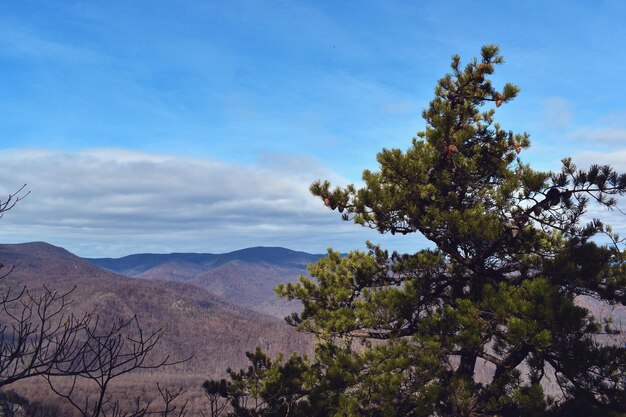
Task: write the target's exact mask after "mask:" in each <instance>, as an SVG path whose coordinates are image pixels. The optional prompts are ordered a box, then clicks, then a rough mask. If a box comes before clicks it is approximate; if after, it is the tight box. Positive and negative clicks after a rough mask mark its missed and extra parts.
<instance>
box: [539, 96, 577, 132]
mask: <svg viewBox="0 0 626 417" xmlns="http://www.w3.org/2000/svg"><path fill="white" fill-rule="evenodd" d="M542 116H543V122H544V124H545V125H546V126H548V127H552V128H554V127H564V126H567V125H569V123H570V121H571V119H572V114H571V110H570V106H569V103H568V102H567V101H566V100H565V99H563V98H561V97H550V98H548V99H546V100H545V101H544V102H543V109H542Z"/></svg>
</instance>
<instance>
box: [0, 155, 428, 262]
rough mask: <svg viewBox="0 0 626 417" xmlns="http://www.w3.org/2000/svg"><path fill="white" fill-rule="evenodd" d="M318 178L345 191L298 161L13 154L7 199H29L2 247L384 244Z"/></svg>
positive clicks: (11, 220) (308, 162)
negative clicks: (312, 189)
mask: <svg viewBox="0 0 626 417" xmlns="http://www.w3.org/2000/svg"><path fill="white" fill-rule="evenodd" d="M318 178H323V179H330V180H331V181H333V182H334V183H339V184H341V183H345V181H344V180H342V179H341V178H339V177H337V176H335V175H333V174H332V173H331V172H328V171H327V170H325V169H324V168H323V167H321V166H320V165H319V164H317V163H316V162H315V161H314V160H312V159H309V158H306V157H302V156H295V155H276V154H267V155H265V156H264V157H263V158H261V160H260V161H259V164H257V165H256V166H253V167H247V166H239V165H233V164H227V163H223V162H219V161H212V160H205V159H192V158H180V157H173V156H168V155H154V154H145V153H138V152H130V151H125V150H120V149H93V150H87V151H81V152H74V153H69V152H57V151H47V150H20V149H14V150H8V151H4V152H3V153H2V154H1V155H0V187H1V188H0V193H1V194H0V195H1V196H3V198H2V199H4V198H6V197H5V196H6V195H8V194H9V193H11V192H14V191H15V189H17V188H19V186H20V185H21V184H23V183H27V184H28V186H27V189H28V190H30V192H31V194H30V195H29V196H28V197H27V198H26V199H24V200H23V201H22V202H20V203H19V205H18V206H17V207H15V208H14V209H13V210H12V211H11V212H9V213H6V216H5V217H4V218H3V219H2V223H0V227H2V229H1V230H2V233H3V234H2V236H3V237H2V241H4V242H7V241H11V242H24V241H31V240H43V241H48V242H50V243H53V244H57V245H60V246H64V247H66V248H68V249H70V250H71V251H74V252H76V253H78V254H80V255H83V256H121V255H125V254H129V253H135V252H148V251H152V252H170V251H181V252H182V251H201V252H226V251H229V250H235V249H240V248H243V247H249V246H256V245H265V246H270V245H278V246H286V247H290V248H293V249H300V250H307V251H313V252H320V251H323V250H325V248H326V247H329V246H336V245H339V247H338V249H340V250H348V249H350V248H353V247H362V246H363V242H364V241H365V240H366V239H373V240H375V241H376V240H380V235H377V234H375V233H374V232H367V231H364V230H363V229H362V228H360V227H358V226H355V225H352V224H349V223H344V222H341V220H340V219H339V218H338V216H337V214H336V213H331V212H329V211H328V210H327V209H326V208H325V207H323V205H322V204H321V202H320V201H318V200H317V199H316V198H314V197H313V196H311V195H310V194H309V192H308V186H309V184H310V183H311V182H312V181H314V180H315V179H318ZM411 246H412V247H413V248H415V245H414V244H413V245H411ZM422 246H423V245H422Z"/></svg>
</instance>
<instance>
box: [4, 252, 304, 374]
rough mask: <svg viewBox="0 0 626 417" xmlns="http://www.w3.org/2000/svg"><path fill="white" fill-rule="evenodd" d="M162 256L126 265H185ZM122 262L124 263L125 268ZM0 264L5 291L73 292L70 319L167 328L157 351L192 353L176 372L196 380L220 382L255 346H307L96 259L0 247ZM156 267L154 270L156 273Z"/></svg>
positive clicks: (175, 284)
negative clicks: (91, 316)
mask: <svg viewBox="0 0 626 417" xmlns="http://www.w3.org/2000/svg"><path fill="white" fill-rule="evenodd" d="M242 252H243V253H244V254H245V253H246V252H245V251H242ZM252 252H253V253H252V254H250V253H249V255H250V256H252V257H253V256H256V255H254V252H256V251H255V250H252ZM285 253H287V252H285ZM294 253H295V254H297V253H296V252H294ZM257 255H258V253H257ZM161 256H162V258H159V255H148V256H147V257H146V256H144V255H137V256H133V257H127V258H130V259H131V260H133V259H134V260H140V259H151V258H152V259H169V260H173V259H185V255H182V257H179V255H161ZM297 256H300V257H302V256H303V255H297ZM297 256H294V259H295V258H296V257H297ZM127 258H122V259H124V260H125V261H126V262H128V259H127ZM191 258H193V256H191ZM217 258H219V256H217ZM224 259H227V258H224ZM248 259H252V258H248ZM303 259H304V258H303ZM0 262H2V263H3V264H4V265H6V266H5V268H3V270H2V271H5V269H6V268H7V266H10V265H15V266H16V267H15V269H14V270H13V272H11V274H9V276H8V277H6V278H4V279H3V280H2V285H3V286H5V287H6V286H10V287H13V288H21V287H24V286H26V287H29V288H31V289H32V288H41V287H43V286H44V285H45V286H46V287H48V288H50V289H55V290H59V291H63V290H69V289H71V288H73V287H76V289H75V290H74V292H73V294H72V298H73V299H74V300H75V301H74V303H73V304H72V305H71V308H72V311H74V312H78V313H80V312H87V311H92V310H95V311H96V312H97V313H98V314H99V315H100V316H101V317H103V318H104V319H113V318H115V317H118V316H125V317H131V316H132V315H134V314H136V315H137V316H138V318H139V320H140V322H141V323H142V325H143V326H145V327H146V328H147V329H158V328H167V329H168V331H167V332H166V334H165V336H164V338H163V340H162V343H161V349H162V351H163V352H167V353H168V354H170V355H171V356H172V357H178V358H182V357H186V356H189V355H190V354H193V355H194V358H193V360H192V361H190V362H188V363H186V364H184V365H183V367H182V368H181V369H179V370H178V371H177V372H182V371H184V372H186V375H194V376H195V378H206V377H208V376H209V375H220V374H223V373H224V371H225V369H226V368H227V367H229V366H230V367H233V368H238V367H241V366H244V365H246V358H245V355H244V353H245V351H246V350H254V349H255V348H256V347H257V346H259V347H262V348H263V349H265V350H267V351H269V352H270V353H271V354H274V355H275V354H278V353H279V352H293V351H300V352H303V351H307V350H308V349H309V347H310V339H309V338H308V337H307V336H306V335H302V334H300V333H297V332H296V331H295V330H293V329H292V328H291V327H290V326H288V325H287V324H286V323H284V320H282V319H278V318H276V317H273V316H269V315H266V314H262V313H259V312H258V311H252V310H250V309H247V308H244V307H242V306H240V305H237V304H236V303H231V302H229V301H227V300H225V299H224V297H221V296H220V295H216V294H213V293H211V292H210V291H208V290H207V289H205V288H201V287H198V286H196V285H193V284H191V283H190V282H181V281H180V280H178V281H176V280H168V278H169V276H167V275H164V276H163V277H162V279H160V280H156V279H150V280H147V279H136V278H130V277H127V276H123V275H120V274H117V273H114V272H111V271H108V270H105V269H102V268H101V267H99V266H97V265H96V264H95V263H96V261H95V260H92V261H87V260H85V259H82V258H80V257H78V256H75V255H73V254H71V253H70V252H68V251H66V250H65V249H62V248H59V247H56V246H52V245H50V244H47V243H42V242H35V243H24V244H11V245H0ZM92 262H93V263H92ZM231 262H242V261H238V260H237V261H228V262H226V261H225V262H223V263H222V264H221V265H222V266H226V265H228V264H231ZM114 264H115V262H114V260H111V261H109V266H110V267H111V269H113V265H114ZM130 264H132V262H131V263H129V265H130ZM154 265H155V266H153V268H152V269H154V268H156V267H158V264H156V263H155V264H154ZM231 265H232V264H231ZM130 267H131V268H132V266H130ZM143 269H144V272H147V271H148V269H146V268H145V267H144V268H143ZM154 278H156V276H155V277H154ZM257 279H259V278H258V277H257ZM231 298H235V297H231ZM199 380H200V379H199ZM200 382H201V380H200Z"/></svg>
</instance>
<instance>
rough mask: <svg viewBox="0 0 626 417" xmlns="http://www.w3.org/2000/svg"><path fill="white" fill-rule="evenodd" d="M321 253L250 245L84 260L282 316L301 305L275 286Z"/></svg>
mask: <svg viewBox="0 0 626 417" xmlns="http://www.w3.org/2000/svg"><path fill="white" fill-rule="evenodd" d="M322 256H323V255H312V254H308V253H305V252H298V251H293V250H290V249H285V248H280V247H254V248H248V249H242V250H238V251H234V252H229V253H224V254H211V253H172V254H136V255H129V256H125V257H122V258H86V260H87V261H89V262H91V263H92V264H94V265H97V266H100V267H102V268H105V269H107V270H109V271H112V272H115V273H118V274H122V275H126V276H129V277H134V278H142V279H148V280H168V281H179V282H187V283H190V284H193V285H195V286H198V287H201V288H205V289H207V290H209V292H211V293H213V294H215V295H218V296H220V297H222V298H223V299H224V300H226V301H229V302H231V303H233V304H237V305H240V306H242V307H245V308H249V309H252V310H255V311H258V312H261V313H265V314H270V315H273V316H275V317H280V318H282V317H285V316H286V315H288V314H289V313H291V312H293V311H297V310H298V309H299V306H300V304H299V303H298V302H289V301H287V300H281V299H279V298H278V297H277V296H276V294H275V293H274V287H276V285H278V284H279V283H283V282H288V281H295V280H296V279H297V278H298V276H299V275H301V274H304V275H306V274H307V269H306V266H307V264H309V263H311V262H315V261H317V260H318V259H320V258H321V257H322Z"/></svg>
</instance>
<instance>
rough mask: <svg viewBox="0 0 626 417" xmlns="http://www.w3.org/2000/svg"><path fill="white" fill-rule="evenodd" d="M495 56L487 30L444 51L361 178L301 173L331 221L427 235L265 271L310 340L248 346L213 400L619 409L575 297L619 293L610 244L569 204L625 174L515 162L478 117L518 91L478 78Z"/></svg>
mask: <svg viewBox="0 0 626 417" xmlns="http://www.w3.org/2000/svg"><path fill="white" fill-rule="evenodd" d="M502 62H503V58H502V56H500V55H499V51H498V48H497V47H496V46H493V45H487V46H484V47H483V48H482V56H481V58H480V59H474V60H472V61H471V62H469V63H468V64H467V65H465V66H462V65H461V60H460V58H459V57H458V56H456V55H455V56H454V57H453V58H452V65H451V67H452V73H451V74H448V75H446V76H445V77H444V78H442V79H441V80H440V81H439V83H438V84H437V86H436V88H435V98H434V99H433V100H432V101H431V102H430V105H429V107H428V108H427V109H425V110H424V112H423V117H424V119H425V121H426V129H425V130H424V131H423V132H420V133H418V137H417V138H414V139H413V142H412V145H411V147H410V148H409V149H408V150H407V151H406V152H402V151H400V150H398V149H383V150H382V151H381V152H380V153H379V154H378V157H377V159H378V162H379V164H380V170H379V171H377V172H371V171H367V170H366V171H364V172H363V181H364V186H363V187H362V188H358V187H356V186H354V185H349V186H347V187H335V188H332V187H331V185H330V183H329V182H327V181H323V182H322V181H318V182H315V183H314V184H313V185H312V186H311V191H312V193H313V194H314V195H316V196H319V197H320V198H321V199H322V200H323V202H324V204H325V205H327V206H328V207H330V208H331V209H333V210H337V211H339V212H340V213H341V215H342V217H343V219H344V220H351V221H354V222H355V223H357V224H360V225H363V226H366V227H370V228H374V229H377V230H378V231H380V232H381V233H387V232H389V233H392V234H396V233H402V234H406V233H417V232H418V233H421V234H422V235H424V236H425V237H426V238H427V239H429V240H430V241H431V242H433V244H434V247H435V248H434V249H424V250H420V251H418V252H416V253H414V254H398V253H392V254H390V253H389V252H387V251H385V250H383V249H382V248H380V247H378V246H374V245H371V244H369V251H368V252H359V251H354V252H351V253H349V254H348V255H347V256H340V254H339V253H337V252H335V251H332V250H329V252H328V256H327V257H326V258H323V259H321V260H320V261H319V262H317V263H315V264H312V265H310V268H309V270H310V274H311V276H312V279H309V278H307V277H300V279H299V282H298V283H296V284H287V285H280V286H279V287H278V288H277V292H278V294H279V295H280V296H282V297H286V298H288V299H297V300H301V301H302V304H303V310H302V312H301V313H299V314H293V315H292V316H291V317H288V319H287V321H288V322H289V323H290V324H292V325H293V326H296V327H297V328H298V329H299V330H301V331H304V332H310V333H313V334H314V335H316V341H317V348H316V352H315V355H314V357H312V358H307V357H298V356H291V357H289V358H288V359H287V360H283V361H281V360H278V361H275V362H272V361H270V360H269V359H267V358H266V357H265V356H264V355H263V354H262V353H261V352H260V351H257V352H256V353H254V354H250V356H249V359H250V360H251V363H252V365H251V366H250V368H249V369H248V370H247V371H240V372H239V373H235V372H232V371H231V372H230V373H229V379H228V381H223V382H222V384H225V385H226V388H225V389H224V391H223V394H224V395H223V397H224V398H225V399H229V400H230V401H231V403H232V406H233V408H232V411H231V412H230V413H229V415H231V416H279V415H280V416H316V415H320V416H337V417H339V416H346V417H347V416H416V417H417V416H420V417H422V416H423V417H427V416H468V417H469V416H507V417H508V416H566V415H567V416H576V415H580V416H582V415H585V416H587V415H594V416H613V415H615V416H617V415H624V413H626V390H625V388H626V387H625V385H626V376H625V375H626V349H625V348H624V340H625V339H624V337H623V336H622V335H621V334H620V333H619V328H618V327H616V326H615V324H614V323H611V322H610V321H607V322H606V323H600V322H599V320H598V319H596V318H594V316H593V315H592V314H591V313H590V311H588V310H587V309H586V308H585V307H583V306H582V305H581V304H580V302H579V301H580V300H581V297H592V298H593V299H595V300H597V301H598V302H601V303H607V304H622V305H623V304H625V301H626V263H625V262H624V254H625V253H624V252H623V251H622V249H621V247H620V244H621V242H620V241H619V238H618V236H617V235H615V234H614V233H612V231H611V228H610V227H609V226H606V225H604V224H603V223H602V222H601V221H599V220H591V221H589V222H585V221H584V219H583V218H582V216H583V214H584V213H585V211H586V209H587V207H588V205H589V203H591V202H594V203H596V204H599V205H600V206H603V207H605V208H607V209H612V208H615V207H616V204H617V200H616V196H619V195H623V194H624V192H625V191H626V175H624V174H618V173H616V172H615V171H614V170H613V169H612V168H611V167H609V166H597V165H593V166H591V167H590V168H589V169H587V170H582V169H578V168H577V167H576V166H575V165H574V163H573V162H572V161H571V160H570V159H569V158H566V159H563V165H562V168H561V171H560V172H540V171H535V170H533V169H532V168H531V167H530V166H529V165H527V164H524V163H523V162H522V161H521V160H520V158H519V154H520V153H522V152H523V151H524V149H526V148H527V147H529V146H530V141H529V136H528V134H526V133H522V134H516V133H513V132H510V131H507V130H505V129H503V128H502V127H501V126H500V125H499V124H497V123H495V122H494V115H495V112H496V109H497V108H498V107H500V106H501V105H502V104H505V103H508V102H509V101H510V100H512V99H513V98H515V96H516V95H517V94H518V91H519V89H518V88H517V87H516V86H515V85H512V84H506V85H505V86H504V87H503V88H502V89H501V90H496V88H495V87H494V86H493V85H492V83H491V81H490V80H489V78H488V76H489V75H490V74H492V73H493V72H494V70H495V68H496V67H497V66H498V65H499V64H501V63H502ZM600 238H602V239H604V241H605V242H608V243H606V244H600V243H599V242H601V241H602V239H600ZM481 369H483V370H485V369H486V370H490V371H491V373H488V375H487V376H486V380H485V377H484V376H483V377H482V378H481V377H479V374H480V373H481V372H478V371H480V370H481ZM483 373H484V372H483ZM549 384H551V385H552V386H553V387H554V388H555V389H554V390H553V391H555V392H546V391H545V389H546V387H547V386H548V385H549ZM244 394H245V395H247V396H248V397H250V398H253V399H254V401H253V403H254V405H253V406H252V405H251V402H250V401H248V403H247V404H246V403H245V402H242V398H243V396H244ZM260 403H263V404H264V405H263V406H262V407H261V406H259V404H260Z"/></svg>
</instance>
